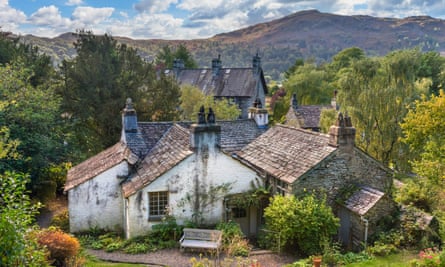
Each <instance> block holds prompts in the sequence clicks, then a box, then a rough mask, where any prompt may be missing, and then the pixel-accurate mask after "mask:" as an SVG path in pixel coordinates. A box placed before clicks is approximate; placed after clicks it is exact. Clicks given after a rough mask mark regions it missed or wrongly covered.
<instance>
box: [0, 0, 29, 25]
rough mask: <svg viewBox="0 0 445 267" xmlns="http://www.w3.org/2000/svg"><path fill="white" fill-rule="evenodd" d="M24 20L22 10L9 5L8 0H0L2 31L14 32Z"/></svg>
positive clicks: (24, 16)
mask: <svg viewBox="0 0 445 267" xmlns="http://www.w3.org/2000/svg"><path fill="white" fill-rule="evenodd" d="M24 22H26V15H25V13H24V12H22V11H20V10H17V9H14V8H12V7H10V6H9V4H8V0H0V27H1V30H2V31H12V32H15V31H17V29H18V28H19V26H20V24H22V23H24Z"/></svg>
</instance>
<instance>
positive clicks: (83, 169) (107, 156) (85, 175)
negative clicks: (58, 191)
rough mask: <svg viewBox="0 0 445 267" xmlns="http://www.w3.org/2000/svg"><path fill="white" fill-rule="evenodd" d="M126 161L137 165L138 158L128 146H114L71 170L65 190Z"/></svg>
mask: <svg viewBox="0 0 445 267" xmlns="http://www.w3.org/2000/svg"><path fill="white" fill-rule="evenodd" d="M124 160H126V161H128V162H129V163H130V164H135V163H136V162H137V160H138V157H137V156H136V155H135V154H133V153H132V152H131V150H130V149H129V148H128V147H127V145H126V144H124V143H123V142H118V143H117V144H115V145H114V146H112V147H110V148H108V149H106V150H104V151H102V152H100V153H99V154H97V155H95V156H93V157H91V158H89V159H87V160H85V161H83V162H82V163H80V164H78V165H76V166H74V167H72V168H71V169H69V170H68V174H67V178H66V183H65V188H64V190H65V191H68V190H70V189H72V188H74V187H75V186H77V185H79V184H82V183H84V182H86V181H88V180H89V179H91V178H93V177H96V176H97V175H99V174H101V173H103V172H105V171H106V170H108V169H110V168H112V167H114V166H116V165H118V164H120V163H121V162H122V161H124Z"/></svg>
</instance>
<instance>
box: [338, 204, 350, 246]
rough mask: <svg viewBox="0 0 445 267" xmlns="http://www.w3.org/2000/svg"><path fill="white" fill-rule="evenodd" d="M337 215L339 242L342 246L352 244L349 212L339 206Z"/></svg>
mask: <svg viewBox="0 0 445 267" xmlns="http://www.w3.org/2000/svg"><path fill="white" fill-rule="evenodd" d="M338 215H339V218H340V229H339V233H338V236H339V238H340V242H341V243H342V245H343V246H345V247H350V246H351V245H352V232H351V219H350V213H349V211H348V210H347V209H345V208H340V210H339V211H338Z"/></svg>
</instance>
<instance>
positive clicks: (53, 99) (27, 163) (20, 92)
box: [0, 62, 67, 192]
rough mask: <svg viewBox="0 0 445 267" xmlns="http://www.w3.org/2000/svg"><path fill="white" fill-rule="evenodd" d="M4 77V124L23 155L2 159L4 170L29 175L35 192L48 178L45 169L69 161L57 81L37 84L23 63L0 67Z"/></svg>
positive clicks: (1, 115)
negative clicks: (56, 92)
mask: <svg viewBox="0 0 445 267" xmlns="http://www.w3.org/2000/svg"><path fill="white" fill-rule="evenodd" d="M0 76H1V77H2V83H1V84H0V95H2V98H3V107H2V108H1V109H0V125H5V127H7V130H6V128H5V130H4V133H5V134H7V135H9V138H10V139H11V140H17V141H16V142H17V143H16V150H15V152H16V153H17V155H20V156H19V157H15V158H11V157H9V158H4V159H1V160H0V172H4V171H6V170H9V171H16V172H20V173H27V174H29V175H30V177H31V182H32V183H31V186H32V187H33V191H34V192H39V191H40V190H38V189H39V188H36V187H35V186H37V185H39V184H41V183H42V182H44V181H47V178H48V177H46V175H45V172H46V171H47V170H49V168H50V166H52V165H57V164H61V163H62V162H63V161H65V160H67V158H66V152H67V151H66V148H65V147H64V145H63V142H64V134H63V120H62V118H61V117H60V109H59V107H60V99H59V98H58V97H57V96H56V95H55V93H54V86H55V84H51V83H50V82H48V83H47V84H45V86H43V85H41V86H37V87H33V86H32V84H31V81H30V77H32V70H31V69H29V68H27V66H26V65H24V64H23V63H20V62H17V63H16V64H14V65H6V66H4V67H0ZM40 189H42V188H40Z"/></svg>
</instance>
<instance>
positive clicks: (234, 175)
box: [125, 135, 257, 238]
mask: <svg viewBox="0 0 445 267" xmlns="http://www.w3.org/2000/svg"><path fill="white" fill-rule="evenodd" d="M215 139H216V138H215V136H213V137H212V136H208V135H206V136H204V137H203V139H201V140H200V142H202V143H205V144H208V147H207V148H201V150H198V151H197V152H196V153H194V154H193V155H191V156H189V157H188V158H187V159H185V160H183V161H182V162H181V163H180V164H178V165H177V166H176V167H174V168H173V169H171V170H169V171H168V172H166V173H165V174H163V175H162V176H160V177H158V178H157V179H156V180H155V181H153V182H152V183H151V184H149V185H148V186H147V187H145V188H144V189H143V190H140V191H139V192H137V193H135V194H134V195H132V196H130V197H128V198H127V201H126V203H127V205H128V209H126V210H127V212H126V218H125V221H126V231H127V238H130V237H134V236H137V235H141V234H144V233H146V232H147V231H150V230H151V227H152V226H153V225H154V224H156V223H159V222H153V221H149V220H148V208H149V207H148V205H149V202H148V193H149V192H158V191H168V192H169V193H168V195H169V204H170V205H169V210H170V212H171V214H172V215H173V216H174V217H175V218H176V219H177V222H178V223H179V224H181V223H183V222H184V221H186V220H189V221H191V220H192V216H193V214H194V212H195V211H194V208H193V203H190V202H189V201H186V197H187V194H189V195H195V194H196V193H197V192H196V191H199V192H198V194H207V193H208V190H209V187H210V186H218V185H222V184H230V185H231V189H230V191H229V192H227V194H234V193H242V192H246V191H248V190H250V189H251V182H252V181H253V180H255V178H256V177H257V176H256V173H255V172H254V171H252V170H251V169H249V168H247V167H245V166H244V165H242V164H240V163H239V162H238V161H237V160H234V159H232V158H231V157H229V156H227V155H226V154H224V153H222V152H220V151H219V149H218V148H217V147H216V145H215V141H216V140H215ZM210 197H214V198H215V201H214V203H211V204H209V205H208V206H206V207H204V208H203V209H202V211H203V213H202V216H203V218H204V223H206V224H216V223H218V222H221V221H223V220H224V214H225V210H224V207H223V197H224V195H213V196H210Z"/></svg>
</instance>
